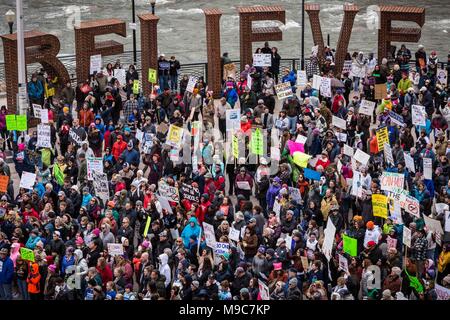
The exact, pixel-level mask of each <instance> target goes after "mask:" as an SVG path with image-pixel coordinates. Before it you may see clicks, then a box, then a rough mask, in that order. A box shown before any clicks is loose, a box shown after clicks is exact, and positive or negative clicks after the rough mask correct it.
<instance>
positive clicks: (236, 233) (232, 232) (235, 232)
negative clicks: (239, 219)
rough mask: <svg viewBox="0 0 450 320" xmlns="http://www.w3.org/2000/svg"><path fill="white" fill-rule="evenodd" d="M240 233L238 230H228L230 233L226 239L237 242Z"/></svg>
mask: <svg viewBox="0 0 450 320" xmlns="http://www.w3.org/2000/svg"><path fill="white" fill-rule="evenodd" d="M240 235H241V233H240V232H239V230H236V229H235V228H230V233H229V234H228V238H230V239H231V240H233V241H236V242H239V236H240Z"/></svg>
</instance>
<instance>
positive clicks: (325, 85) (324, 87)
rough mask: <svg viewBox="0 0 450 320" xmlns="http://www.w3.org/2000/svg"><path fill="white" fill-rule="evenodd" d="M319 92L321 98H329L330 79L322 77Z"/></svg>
mask: <svg viewBox="0 0 450 320" xmlns="http://www.w3.org/2000/svg"><path fill="white" fill-rule="evenodd" d="M319 91H320V94H321V95H322V96H324V97H327V98H331V78H326V77H322V80H321V82H320V89H319Z"/></svg>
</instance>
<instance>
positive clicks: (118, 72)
mask: <svg viewBox="0 0 450 320" xmlns="http://www.w3.org/2000/svg"><path fill="white" fill-rule="evenodd" d="M113 74H114V78H116V79H117V81H119V84H120V85H121V86H125V85H126V84H127V77H126V71H125V69H114V73H113Z"/></svg>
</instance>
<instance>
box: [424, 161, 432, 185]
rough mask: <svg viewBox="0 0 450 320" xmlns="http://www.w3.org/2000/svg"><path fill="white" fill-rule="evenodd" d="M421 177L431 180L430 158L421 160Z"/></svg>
mask: <svg viewBox="0 0 450 320" xmlns="http://www.w3.org/2000/svg"><path fill="white" fill-rule="evenodd" d="M422 160H423V177H424V178H425V179H428V180H431V179H433V160H432V159H431V158H423V159H422Z"/></svg>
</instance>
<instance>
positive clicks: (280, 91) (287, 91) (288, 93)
mask: <svg viewBox="0 0 450 320" xmlns="http://www.w3.org/2000/svg"><path fill="white" fill-rule="evenodd" d="M275 92H276V93H277V97H278V100H282V99H286V98H290V97H293V96H294V94H293V93H292V87H291V83H290V82H283V83H280V84H277V85H275Z"/></svg>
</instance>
